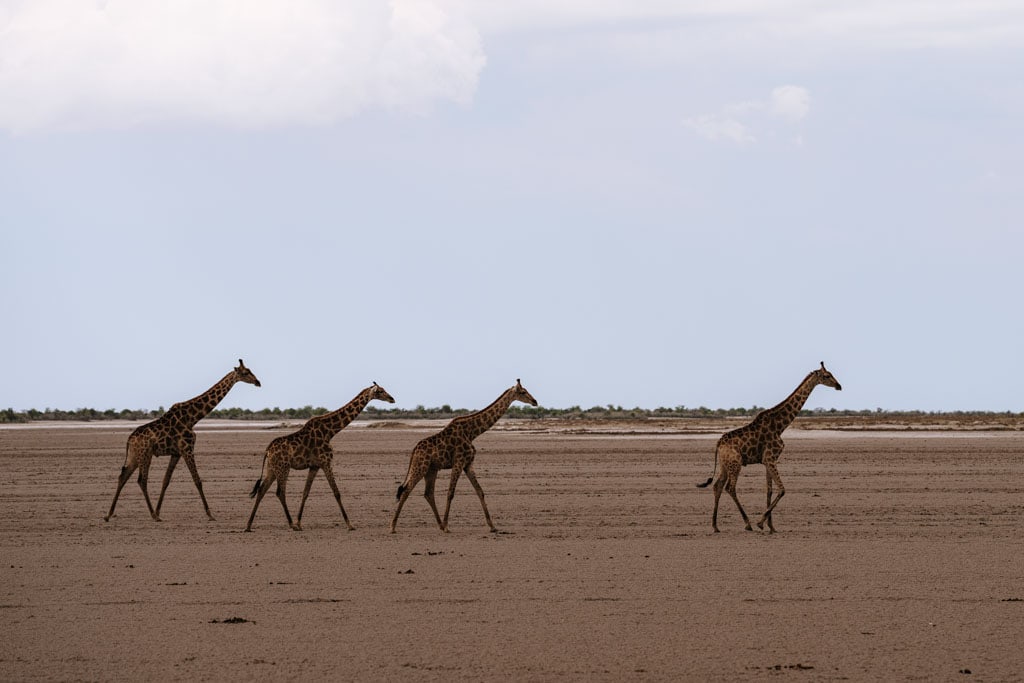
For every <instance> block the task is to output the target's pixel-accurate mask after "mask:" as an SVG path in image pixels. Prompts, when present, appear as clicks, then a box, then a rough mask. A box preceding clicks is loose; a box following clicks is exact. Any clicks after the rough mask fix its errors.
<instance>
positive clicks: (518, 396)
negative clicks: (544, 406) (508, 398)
mask: <svg viewBox="0 0 1024 683" xmlns="http://www.w3.org/2000/svg"><path fill="white" fill-rule="evenodd" d="M512 389H513V391H514V392H515V393H514V394H513V395H512V400H513V401H522V402H523V403H529V404H530V405H531V406H534V407H536V405H537V399H535V398H534V397H533V396H531V395H530V392H529V391H527V390H526V388H525V387H524V386H523V385H522V384H520V383H519V380H518V379H517V380H516V385H515V386H514V387H512Z"/></svg>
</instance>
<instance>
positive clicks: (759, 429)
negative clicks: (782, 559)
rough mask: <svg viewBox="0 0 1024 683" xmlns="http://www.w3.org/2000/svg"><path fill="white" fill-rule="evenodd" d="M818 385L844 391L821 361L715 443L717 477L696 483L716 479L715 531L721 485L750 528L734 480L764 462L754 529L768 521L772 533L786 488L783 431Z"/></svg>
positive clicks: (762, 526)
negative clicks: (763, 496) (764, 494)
mask: <svg viewBox="0 0 1024 683" xmlns="http://www.w3.org/2000/svg"><path fill="white" fill-rule="evenodd" d="M819 384H824V385H825V386H827V387H832V388H833V389H835V390H837V391H842V390H843V387H842V386H841V385H840V384H839V381H838V380H837V379H836V378H835V377H833V376H832V373H831V372H829V371H828V370H826V369H825V363H824V362H822V364H821V369H820V370H814V371H813V372H811V373H810V374H808V375H807V377H805V378H804V381H802V382H800V386H798V387H797V388H796V389H795V390H794V391H793V393H792V394H790V395H789V397H788V398H786V400H784V401H783V402H782V403H780V404H778V405H777V406H775V407H774V408H768V409H767V410H763V411H761V412H760V413H758V414H757V415H756V416H755V417H754V419H753V421H752V422H751V423H750V424H748V425H745V426H743V427H740V428H739V429H734V430H732V431H731V432H726V433H725V434H723V435H722V438H720V439H719V440H718V445H717V446H715V467H716V470H717V477H718V478H717V479H715V478H714V477H709V478H708V480H707V481H706V482H704V483H703V484H697V486H698V488H705V487H707V485H708V484H710V483H711V481H712V479H714V481H715V486H714V492H715V509H714V512H713V513H712V514H711V527H712V528H713V529H714V530H715V533H718V499H719V497H720V496H721V495H722V489H723V488H724V489H725V490H726V491H728V492H729V495H730V496H732V499H733V500H734V501H736V507H738V508H739V510H740V515H741V516H742V517H743V523H744V524H746V526H747V531H753V529H751V527H750V520H749V519H747V513H746V512H745V511H744V510H743V506H742V505H740V499H739V498H737V497H736V480H737V479H738V478H739V476H740V468H741V467H743V466H744V465H753V464H756V463H763V464H764V467H765V477H766V479H767V482H768V501H767V503H766V505H767V507H766V509H765V511H764V514H763V515H761V519H760V520H758V522H757V528H758V529H764V524H765V522H767V523H768V532H769V533H775V526H774V525H773V524H772V510H774V509H775V506H776V505H778V504H779V500H780V499H781V498H782V496H783V495H785V493H786V487H785V486H783V484H782V479H781V478H780V477H779V470H778V467H777V466H776V463H777V462H778V460H779V456H781V455H782V449H783V448H784V447H785V444H784V443H783V442H782V432H783V431H784V430H785V429H786V427H788V426H789V425H790V424H791V423H792V422H793V420H794V419H796V416H797V414H798V413H799V412H800V409H801V408H803V406H804V403H806V402H807V398H808V397H809V396H810V395H811V391H812V390H813V389H814V387H816V386H818V385H819ZM773 482H774V483H775V484H777V485H778V487H779V493H778V495H777V496H776V497H775V500H774V501H773V500H772V483H773Z"/></svg>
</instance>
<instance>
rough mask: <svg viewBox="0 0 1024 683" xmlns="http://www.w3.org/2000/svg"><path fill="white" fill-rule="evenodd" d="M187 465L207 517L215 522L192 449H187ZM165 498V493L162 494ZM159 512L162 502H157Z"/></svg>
mask: <svg viewBox="0 0 1024 683" xmlns="http://www.w3.org/2000/svg"><path fill="white" fill-rule="evenodd" d="M185 466H186V467H188V471H189V474H191V475H192V481H193V482H195V485H196V490H198V491H199V498H200V500H202V501H203V509H204V510H206V516H207V518H208V519H209V520H210V521H211V522H213V521H215V520H214V518H213V514H212V513H211V512H210V506H209V505H208V504H207V503H206V496H205V495H203V480H202V479H200V478H199V470H197V469H196V456H195V454H193V453H192V452H191V451H185ZM160 497H161V498H163V493H161V494H160ZM156 509H157V512H159V511H160V504H159V503H157V507H156Z"/></svg>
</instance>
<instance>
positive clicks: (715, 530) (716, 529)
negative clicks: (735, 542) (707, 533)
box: [712, 526, 721, 534]
mask: <svg viewBox="0 0 1024 683" xmlns="http://www.w3.org/2000/svg"><path fill="white" fill-rule="evenodd" d="M712 531H714V532H715V533H716V534H718V533H721V532H720V531H719V530H718V527H717V526H716V527H715V528H714V529H712Z"/></svg>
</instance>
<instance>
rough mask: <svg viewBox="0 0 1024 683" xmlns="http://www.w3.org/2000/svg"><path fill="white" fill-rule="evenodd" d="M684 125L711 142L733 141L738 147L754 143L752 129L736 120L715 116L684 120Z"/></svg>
mask: <svg viewBox="0 0 1024 683" xmlns="http://www.w3.org/2000/svg"><path fill="white" fill-rule="evenodd" d="M683 125H684V126H686V127H687V128H691V129H693V130H694V131H696V133H697V134H698V135H700V136H701V137H703V138H707V139H708V140H711V141H717V140H731V141H732V142H735V143H736V144H738V145H742V144H745V143H749V142H754V136H753V134H752V133H751V132H750V129H749V128H748V127H747V126H745V125H743V124H742V123H740V122H739V121H737V120H735V119H731V118H728V117H725V116H718V115H715V114H707V115H704V116H696V117H693V118H689V119H684V120H683Z"/></svg>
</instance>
